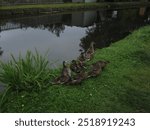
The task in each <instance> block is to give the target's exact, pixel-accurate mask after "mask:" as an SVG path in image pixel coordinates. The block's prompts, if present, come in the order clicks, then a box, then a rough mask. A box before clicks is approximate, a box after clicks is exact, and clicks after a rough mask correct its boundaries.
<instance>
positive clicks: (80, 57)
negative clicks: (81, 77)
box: [77, 51, 85, 62]
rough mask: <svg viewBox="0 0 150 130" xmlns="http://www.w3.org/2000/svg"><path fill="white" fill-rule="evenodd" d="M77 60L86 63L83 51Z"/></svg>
mask: <svg viewBox="0 0 150 130" xmlns="http://www.w3.org/2000/svg"><path fill="white" fill-rule="evenodd" d="M77 60H79V61H82V62H83V61H85V52H83V51H81V54H80V56H79V57H78V58H77Z"/></svg>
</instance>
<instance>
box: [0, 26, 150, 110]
mask: <svg viewBox="0 0 150 130" xmlns="http://www.w3.org/2000/svg"><path fill="white" fill-rule="evenodd" d="M149 41H150V26H146V27H143V28H141V29H139V30H137V31H135V32H133V33H132V34H131V35H129V36H128V37H126V38H125V39H123V40H121V41H118V42H116V43H113V44H112V45H111V46H110V47H108V48H104V49H101V50H96V53H95V57H94V59H93V61H92V62H95V61H98V60H100V59H101V60H109V61H110V63H109V64H108V66H107V67H106V68H105V70H104V71H103V72H102V73H101V75H100V76H98V77H97V78H92V79H88V80H86V81H84V82H83V83H82V84H81V85H76V86H64V85H53V86H51V85H49V86H48V87H47V88H43V89H42V90H41V91H30V92H28V91H20V92H15V91H11V92H10V93H9V94H8V95H7V96H6V97H7V98H6V99H5V102H4V103H3V106H2V109H1V111H2V112H150V104H149V102H150V80H149V77H150V67H149V66H150V42H149ZM52 73H54V72H52ZM56 73H57V72H56Z"/></svg>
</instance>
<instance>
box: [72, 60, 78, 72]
mask: <svg viewBox="0 0 150 130" xmlns="http://www.w3.org/2000/svg"><path fill="white" fill-rule="evenodd" d="M70 69H71V70H72V71H73V72H75V73H79V72H80V66H79V64H78V63H77V61H76V60H72V61H71V64H70Z"/></svg>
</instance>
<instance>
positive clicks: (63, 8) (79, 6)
mask: <svg viewBox="0 0 150 130" xmlns="http://www.w3.org/2000/svg"><path fill="white" fill-rule="evenodd" d="M149 5H150V4H149V2H146V3H141V2H114V3H113V2H112V3H107V2H102V3H65V4H43V5H40V4H38V5H15V6H1V7H0V16H10V15H19V14H25V15H29V14H30V15H33V14H39V13H57V12H67V11H77V10H89V9H100V8H133V7H140V6H149Z"/></svg>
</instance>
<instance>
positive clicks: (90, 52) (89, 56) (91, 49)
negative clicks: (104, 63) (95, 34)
mask: <svg viewBox="0 0 150 130" xmlns="http://www.w3.org/2000/svg"><path fill="white" fill-rule="evenodd" d="M94 44H95V42H91V44H90V47H89V48H88V50H87V51H86V52H85V59H86V60H91V59H92V58H93V55H94Z"/></svg>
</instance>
